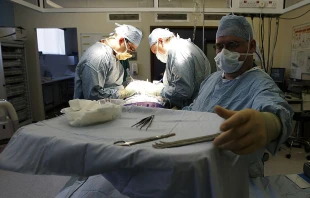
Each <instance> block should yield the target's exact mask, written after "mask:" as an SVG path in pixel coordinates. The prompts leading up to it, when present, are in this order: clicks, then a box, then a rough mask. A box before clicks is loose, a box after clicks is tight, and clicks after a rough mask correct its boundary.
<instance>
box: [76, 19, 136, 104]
mask: <svg viewBox="0 0 310 198" xmlns="http://www.w3.org/2000/svg"><path fill="white" fill-rule="evenodd" d="M116 25H117V27H116V28H115V30H114V32H113V33H111V36H110V37H109V38H107V39H103V40H101V41H100V42H97V43H95V44H94V45H92V46H91V47H89V48H88V49H87V50H86V52H85V53H84V54H83V56H82V58H81V60H80V62H79V63H78V65H77V67H76V72H75V87H74V98H79V99H89V100H98V99H103V98H126V97H129V96H131V95H132V94H134V93H133V92H132V91H130V90H126V89H124V87H123V86H122V83H123V76H124V69H123V66H122V65H121V63H120V60H126V59H128V58H130V57H131V56H132V55H131V54H132V53H133V52H134V51H135V50H136V49H137V47H138V46H139V44H140V41H141V39H142V32H141V30H139V29H138V28H136V27H134V26H131V25H125V24H124V25H119V24H116Z"/></svg>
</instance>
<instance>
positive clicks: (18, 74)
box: [0, 41, 32, 126]
mask: <svg viewBox="0 0 310 198" xmlns="http://www.w3.org/2000/svg"><path fill="white" fill-rule="evenodd" d="M0 99H6V100H7V101H9V102H10V103H12V105H13V106H14V108H15V110H16V112H17V115H18V118H19V125H20V126H23V125H26V124H29V123H31V122H32V113H31V102H30V95H29V87H28V76H27V67H26V54H25V46H24V42H17V41H3V42H0Z"/></svg>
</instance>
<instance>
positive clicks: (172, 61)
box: [148, 28, 211, 108]
mask: <svg viewBox="0 0 310 198" xmlns="http://www.w3.org/2000/svg"><path fill="white" fill-rule="evenodd" d="M148 40H149V44H150V48H151V51H152V52H153V53H154V54H156V57H157V58H158V59H159V60H160V61H161V62H163V63H166V70H165V73H164V77H163V85H164V86H162V87H161V89H155V91H157V92H158V93H156V94H155V95H161V96H162V97H163V98H167V99H169V100H170V104H171V106H172V107H174V106H176V107H177V108H183V107H184V106H187V105H189V104H191V103H192V102H193V100H194V99H195V98H196V96H197V94H198V91H199V87H200V84H201V82H202V81H203V80H204V79H205V78H206V77H207V76H208V75H209V74H210V73H211V67H210V63H209V60H208V58H207V57H206V55H205V54H204V52H203V51H202V50H201V49H200V48H199V47H198V46H196V45H195V44H194V43H192V42H190V41H189V40H187V39H182V38H179V36H175V35H174V34H173V33H172V32H170V31H169V30H168V29H162V28H157V29H155V30H153V31H152V33H151V34H150V35H149V38H148Z"/></svg>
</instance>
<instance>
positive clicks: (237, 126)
mask: <svg viewBox="0 0 310 198" xmlns="http://www.w3.org/2000/svg"><path fill="white" fill-rule="evenodd" d="M214 111H215V113H216V114H218V115H219V116H220V117H222V118H224V119H226V120H225V121H224V122H223V123H222V124H221V126H220V130H221V131H222V132H223V133H221V135H219V136H218V137H217V138H215V140H214V142H213V143H214V145H215V146H216V147H218V148H220V149H226V150H231V151H232V152H234V153H236V154H238V155H245V154H250V153H253V152H255V151H257V150H258V149H260V148H262V147H264V146H265V145H266V144H267V142H268V138H267V133H266V127H265V120H264V118H263V115H262V114H261V113H260V112H259V111H256V110H254V109H244V110H241V111H231V110H228V109H225V108H223V107H220V106H216V107H215V108H214Z"/></svg>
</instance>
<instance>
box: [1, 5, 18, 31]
mask: <svg viewBox="0 0 310 198" xmlns="http://www.w3.org/2000/svg"><path fill="white" fill-rule="evenodd" d="M0 26H6V27H14V26H15V24H14V7H13V3H11V2H9V1H7V0H0Z"/></svg>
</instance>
